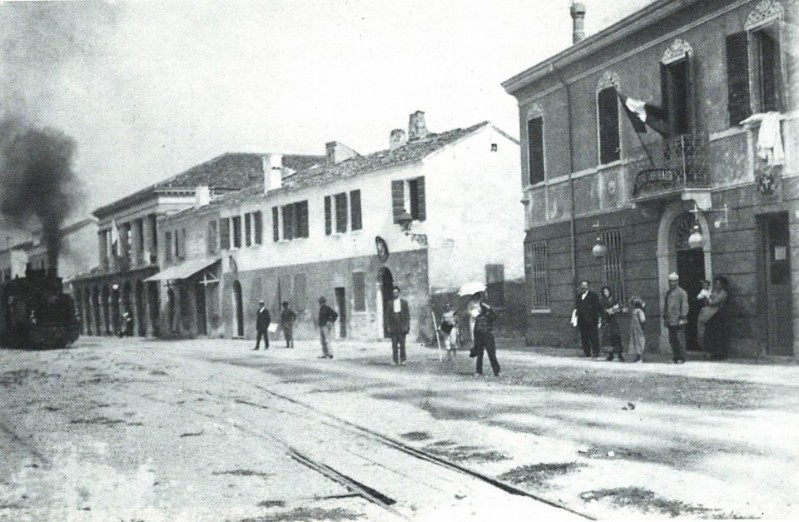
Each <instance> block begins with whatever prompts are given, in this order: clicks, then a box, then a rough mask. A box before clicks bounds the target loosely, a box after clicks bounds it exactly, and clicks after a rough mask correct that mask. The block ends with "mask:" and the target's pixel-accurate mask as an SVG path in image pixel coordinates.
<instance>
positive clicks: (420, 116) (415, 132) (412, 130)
mask: <svg viewBox="0 0 799 522" xmlns="http://www.w3.org/2000/svg"><path fill="white" fill-rule="evenodd" d="M426 136H427V125H426V124H425V122H424V111H416V112H414V113H411V115H410V117H409V119H408V141H416V140H422V139H424V138H425V137H426Z"/></svg>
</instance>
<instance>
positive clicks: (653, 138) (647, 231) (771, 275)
mask: <svg viewBox="0 0 799 522" xmlns="http://www.w3.org/2000/svg"><path fill="white" fill-rule="evenodd" d="M571 14H572V18H573V19H574V28H575V31H574V36H575V37H574V44H573V45H572V46H571V47H569V48H567V49H565V50H564V51H562V52H560V53H559V54H557V55H555V56H553V57H551V58H549V59H547V60H544V61H543V62H541V63H539V64H537V65H535V66H533V67H531V68H529V69H527V70H525V71H523V72H521V73H519V74H517V75H516V76H514V77H512V78H510V79H508V80H507V81H505V82H504V83H503V87H504V88H505V90H506V91H507V92H508V93H509V94H511V95H513V96H514V97H515V98H516V99H517V101H518V106H519V120H520V128H521V135H522V148H521V154H522V156H521V157H522V199H523V201H524V202H525V205H526V238H525V241H524V244H525V263H526V279H527V283H528V286H529V301H528V312H529V316H528V317H529V319H528V330H527V340H528V343H530V344H544V345H564V346H566V345H567V346H575V345H576V344H578V341H577V340H576V334H575V333H573V329H572V328H571V326H570V325H569V316H570V314H571V311H572V309H573V308H574V300H575V291H576V287H577V284H578V282H579V281H580V280H583V279H587V280H589V281H591V282H592V283H593V285H592V286H593V287H594V289H595V290H598V289H599V287H600V286H601V285H609V286H610V287H611V288H613V289H614V290H615V294H616V295H617V296H620V297H621V298H622V299H627V298H629V297H630V296H632V295H638V296H641V297H642V298H643V299H644V300H645V301H646V303H647V305H648V306H647V316H648V317H649V320H648V321H647V324H646V327H645V334H646V337H647V349H651V350H654V351H657V350H666V351H668V350H669V344H668V337H667V331H666V329H665V328H664V327H663V326H662V324H661V321H660V315H661V308H662V303H663V299H664V296H665V292H666V289H667V275H668V274H669V273H671V272H677V273H678V274H679V276H680V285H681V286H682V287H683V288H684V289H685V290H686V291H687V292H688V295H689V300H690V310H691V312H690V313H689V317H688V320H689V325H688V328H687V329H686V343H687V345H688V347H689V349H690V350H699V345H698V344H697V339H696V333H695V332H696V322H697V315H698V310H699V305H698V303H697V300H696V296H697V294H698V293H699V290H700V289H701V282H702V280H703V279H712V277H714V276H719V275H722V276H726V277H727V278H728V279H729V281H730V284H731V291H730V295H731V301H730V308H729V310H728V311H729V314H730V316H731V318H732V320H731V321H729V324H730V337H731V354H732V355H737V356H745V357H757V356H760V355H787V356H793V357H796V356H799V344H797V343H798V341H797V340H796V336H795V332H797V331H799V284H797V282H798V281H799V277H798V273H797V270H799V232H798V231H797V230H799V227H797V222H798V221H799V200H798V198H799V196H798V194H799V170H798V167H799V156H797V154H798V153H799V150H798V148H799V147H797V145H798V144H799V121H798V120H797V116H798V115H799V112H797V99H798V98H797V96H799V92H798V91H797V85H798V84H799V82H797V77H796V70H797V69H796V60H797V56H796V54H797V48H799V45H798V44H799V42H797V40H796V34H797V33H796V29H795V28H796V26H797V22H798V20H797V3H796V2H795V1H792V0H780V1H777V0H757V1H755V0H749V1H743V0H737V1H726V0H725V1H720V0H706V1H701V2H700V1H693V0H657V1H655V2H653V3H652V4H650V5H649V6H648V7H646V8H644V9H642V10H640V11H638V12H636V13H634V14H632V15H631V16H629V17H627V18H625V19H623V20H621V21H619V22H618V23H616V24H614V25H612V26H610V27H608V28H607V29H605V30H603V31H601V32H599V33H597V34H595V35H592V36H590V37H588V38H585V37H584V35H583V34H582V21H583V17H584V16H585V15H586V12H585V8H584V6H583V5H582V4H580V3H579V2H575V3H574V4H573V5H572V9H571ZM589 15H590V13H589ZM622 323H626V321H624V320H623V321H622ZM625 326H626V324H625Z"/></svg>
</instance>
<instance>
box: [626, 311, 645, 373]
mask: <svg viewBox="0 0 799 522" xmlns="http://www.w3.org/2000/svg"><path fill="white" fill-rule="evenodd" d="M630 304H632V312H631V313H630V340H629V343H628V351H629V353H630V355H634V356H635V359H633V362H637V363H642V362H644V346H645V344H646V338H645V337H644V328H643V325H644V323H645V322H646V315H645V314H644V308H645V307H646V305H645V304H644V302H643V301H642V300H641V298H640V297H633V298H631V299H630Z"/></svg>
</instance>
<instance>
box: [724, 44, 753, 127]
mask: <svg viewBox="0 0 799 522" xmlns="http://www.w3.org/2000/svg"><path fill="white" fill-rule="evenodd" d="M726 47H727V113H728V114H729V118H730V121H729V124H730V127H733V126H737V125H738V124H739V123H741V121H743V120H745V119H746V118H748V117H749V115H750V114H751V112H750V106H749V49H748V45H747V43H746V32H745V31H742V32H740V33H735V34H731V35H729V36H727V42H726Z"/></svg>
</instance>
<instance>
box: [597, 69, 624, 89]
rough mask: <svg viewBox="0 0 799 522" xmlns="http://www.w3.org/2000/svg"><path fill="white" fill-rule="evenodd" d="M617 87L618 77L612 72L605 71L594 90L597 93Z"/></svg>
mask: <svg viewBox="0 0 799 522" xmlns="http://www.w3.org/2000/svg"><path fill="white" fill-rule="evenodd" d="M619 85H620V83H619V75H618V74H616V73H614V72H610V71H605V72H603V73H602V77H601V78H599V81H598V82H597V84H596V90H597V92H599V91H601V90H602V89H607V88H608V87H614V88H616V89H618V88H619Z"/></svg>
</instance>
